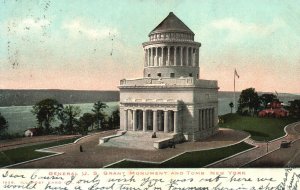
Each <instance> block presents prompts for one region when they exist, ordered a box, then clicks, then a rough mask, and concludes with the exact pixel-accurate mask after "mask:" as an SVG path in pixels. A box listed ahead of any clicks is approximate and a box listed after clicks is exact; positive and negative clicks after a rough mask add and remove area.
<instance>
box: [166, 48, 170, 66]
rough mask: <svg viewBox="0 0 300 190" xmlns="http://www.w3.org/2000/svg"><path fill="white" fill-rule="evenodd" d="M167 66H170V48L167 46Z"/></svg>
mask: <svg viewBox="0 0 300 190" xmlns="http://www.w3.org/2000/svg"><path fill="white" fill-rule="evenodd" d="M166 65H167V66H169V65H170V46H168V60H167V64H166Z"/></svg>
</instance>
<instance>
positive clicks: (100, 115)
mask: <svg viewBox="0 0 300 190" xmlns="http://www.w3.org/2000/svg"><path fill="white" fill-rule="evenodd" d="M105 108H108V106H107V105H106V104H105V103H103V102H101V101H98V102H96V103H94V106H93V109H92V111H93V112H94V113H95V118H96V122H97V124H98V128H99V129H100V128H101V123H103V122H104V117H105V114H104V112H103V110H104V109H105Z"/></svg>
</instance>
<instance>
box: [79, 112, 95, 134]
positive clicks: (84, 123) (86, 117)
mask: <svg viewBox="0 0 300 190" xmlns="http://www.w3.org/2000/svg"><path fill="white" fill-rule="evenodd" d="M94 122H95V116H94V115H93V114H91V113H84V114H83V115H82V116H81V117H80V119H79V125H80V131H81V134H87V132H88V129H89V127H90V126H92V125H93V124H94Z"/></svg>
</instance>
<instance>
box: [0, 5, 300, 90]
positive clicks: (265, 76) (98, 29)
mask: <svg viewBox="0 0 300 190" xmlns="http://www.w3.org/2000/svg"><path fill="white" fill-rule="evenodd" d="M169 12H174V14H175V15H177V17H179V18H180V19H181V20H182V21H183V22H184V23H185V24H186V25H187V26H188V27H189V28H190V29H191V30H192V31H193V32H194V33H195V41H198V42H200V43H201V44H202V46H201V48H200V78H201V79H208V80H218V85H219V87H220V90H221V91H232V90H233V76H234V75H233V74H234V69H235V68H236V70H237V72H238V74H239V75H240V78H239V79H237V80H236V89H237V90H238V91H241V90H243V89H245V88H250V87H253V88H255V89H256V90H257V91H264V92H275V91H276V92H286V93H297V94H300V47H299V44H300V22H299V18H300V1H297V0H294V1H293V0H285V1H282V0H272V1H271V0H243V1H240V0H222V1H221V0H215V1H213V0H165V1H163V0H123V1H120V0H109V1H108V0H86V1H85V0H26V1H25V0H0V89H75V90H117V89H118V88H117V86H118V85H119V81H120V80H121V79H124V78H139V77H142V75H143V59H144V51H143V48H142V43H143V42H146V41H148V40H149V39H148V34H149V33H150V31H151V30H152V29H154V28H155V27H156V26H157V25H158V24H159V23H160V22H161V21H162V20H163V19H164V18H165V17H166V16H167V15H168V14H169Z"/></svg>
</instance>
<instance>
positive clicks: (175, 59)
mask: <svg viewBox="0 0 300 190" xmlns="http://www.w3.org/2000/svg"><path fill="white" fill-rule="evenodd" d="M176 53H177V47H176V46H174V64H173V65H174V66H176V65H177V56H176V55H177V54H176Z"/></svg>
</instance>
